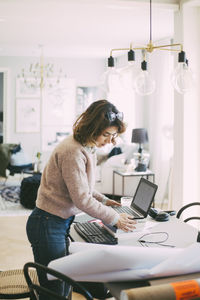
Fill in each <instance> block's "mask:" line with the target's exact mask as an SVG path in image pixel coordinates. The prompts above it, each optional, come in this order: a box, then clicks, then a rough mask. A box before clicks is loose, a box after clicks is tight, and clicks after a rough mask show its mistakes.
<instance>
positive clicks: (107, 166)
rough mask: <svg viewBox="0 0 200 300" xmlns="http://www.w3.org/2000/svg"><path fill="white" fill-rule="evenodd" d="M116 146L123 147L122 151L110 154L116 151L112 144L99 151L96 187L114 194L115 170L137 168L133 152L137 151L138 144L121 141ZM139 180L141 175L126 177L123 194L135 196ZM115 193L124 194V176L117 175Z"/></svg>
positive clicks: (105, 192) (103, 191) (106, 192)
mask: <svg viewBox="0 0 200 300" xmlns="http://www.w3.org/2000/svg"><path fill="white" fill-rule="evenodd" d="M116 147H117V148H120V149H121V153H120V152H119V154H114V155H112V156H110V155H109V154H110V153H111V152H113V153H114V151H113V149H114V147H113V146H111V145H107V146H105V147H104V149H100V150H98V151H97V161H98V162H97V168H96V185H95V188H96V190H98V191H99V192H101V193H102V194H106V195H112V194H113V170H119V171H123V172H126V171H127V172H130V171H133V170H134V168H135V161H134V156H133V154H134V152H137V145H136V144H132V143H124V142H121V143H118V144H117V145H116V146H115V148H116ZM139 180H140V176H137V177H126V178H125V186H124V195H123V196H133V195H134V192H135V189H136V187H137V185H138V182H139ZM115 195H118V196H122V177H121V176H119V175H115Z"/></svg>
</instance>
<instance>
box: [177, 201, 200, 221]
mask: <svg viewBox="0 0 200 300" xmlns="http://www.w3.org/2000/svg"><path fill="white" fill-rule="evenodd" d="M195 205H200V202H192V203H189V204H186V205H184V206H183V207H182V208H181V209H179V211H178V212H177V215H176V217H177V218H178V219H179V218H180V216H181V214H182V213H183V211H184V210H186V209H187V208H189V207H191V206H195ZM191 220H200V217H199V216H193V217H190V218H187V219H185V220H183V221H184V222H188V221H191Z"/></svg>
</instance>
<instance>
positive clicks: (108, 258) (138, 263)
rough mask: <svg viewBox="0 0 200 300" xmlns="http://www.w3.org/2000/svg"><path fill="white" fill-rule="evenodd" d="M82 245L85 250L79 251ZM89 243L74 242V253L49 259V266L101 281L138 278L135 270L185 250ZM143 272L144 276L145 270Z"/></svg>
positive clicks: (79, 276) (65, 272)
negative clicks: (87, 248)
mask: <svg viewBox="0 0 200 300" xmlns="http://www.w3.org/2000/svg"><path fill="white" fill-rule="evenodd" d="M76 244H77V245H76ZM81 245H82V250H83V251H80V247H81ZM76 246H77V247H76ZM87 246H88V245H85V244H84V243H82V244H81V243H73V248H74V249H72V247H71V250H72V251H73V250H74V251H75V252H74V254H72V255H69V256H66V257H62V258H60V259H56V260H54V261H52V262H50V264H49V267H50V268H53V269H55V270H58V271H60V272H62V273H64V274H66V275H68V276H70V277H72V278H73V279H75V280H80V281H85V280H86V281H87V280H88V281H100V282H101V281H110V280H117V278H120V280H122V279H124V280H126V279H130V277H131V278H132V279H133V278H134V277H133V276H137V278H138V276H139V272H136V270H143V269H148V270H149V269H151V268H152V267H154V266H156V265H157V264H159V263H161V262H163V261H164V260H166V259H168V258H169V257H171V256H173V255H175V254H177V253H179V252H180V251H182V250H180V249H171V248H145V247H143V248H142V247H131V246H119V245H116V246H114V245H113V246H106V245H91V244H89V247H90V250H86V247H87ZM141 272H142V276H144V274H145V272H143V271H141ZM134 274H135V275H134ZM140 276H141V275H140ZM118 280H119V279H118Z"/></svg>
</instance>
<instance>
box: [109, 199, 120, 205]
mask: <svg viewBox="0 0 200 300" xmlns="http://www.w3.org/2000/svg"><path fill="white" fill-rule="evenodd" d="M106 206H121V203H119V202H117V201H115V200H111V199H107V200H106Z"/></svg>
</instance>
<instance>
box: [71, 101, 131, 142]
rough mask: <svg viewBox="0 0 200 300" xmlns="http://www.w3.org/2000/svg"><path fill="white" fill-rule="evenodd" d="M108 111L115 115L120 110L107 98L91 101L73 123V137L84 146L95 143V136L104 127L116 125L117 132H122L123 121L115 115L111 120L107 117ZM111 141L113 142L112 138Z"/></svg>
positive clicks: (99, 133) (124, 128) (102, 130)
mask: <svg viewBox="0 0 200 300" xmlns="http://www.w3.org/2000/svg"><path fill="white" fill-rule="evenodd" d="M110 113H114V116H115V115H117V114H118V113H120V112H119V111H118V110H117V108H116V107H115V106H114V105H113V104H112V103H110V102H108V101H107V100H98V101H95V102H93V103H92V104H91V105H90V106H89V107H88V108H87V109H86V111H85V112H83V113H82V114H81V115H80V116H79V117H78V119H77V120H76V122H75V123H74V125H73V136H74V139H75V140H76V141H78V142H79V143H81V144H82V145H84V146H85V145H87V144H90V143H95V141H96V139H97V137H98V136H100V135H101V134H102V133H103V132H104V131H105V129H106V128H108V127H111V126H115V127H117V129H118V133H119V134H121V133H123V132H124V131H125V130H126V125H125V123H124V122H123V120H120V119H119V118H117V117H115V118H114V120H111V119H110V118H109V114H110ZM112 142H113V143H114V139H113V140H112Z"/></svg>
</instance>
